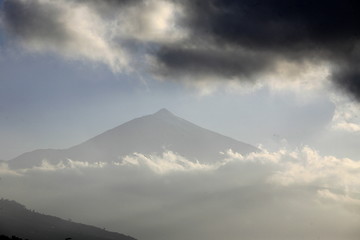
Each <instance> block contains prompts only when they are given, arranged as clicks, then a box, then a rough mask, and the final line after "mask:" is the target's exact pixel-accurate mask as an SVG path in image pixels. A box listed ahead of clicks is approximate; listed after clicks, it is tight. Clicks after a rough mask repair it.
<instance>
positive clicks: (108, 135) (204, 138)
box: [9, 109, 258, 168]
mask: <svg viewBox="0 0 360 240" xmlns="http://www.w3.org/2000/svg"><path fill="white" fill-rule="evenodd" d="M228 149H232V150H233V151H236V152H238V153H241V154H248V153H250V152H256V151H258V149H257V148H255V147H253V146H251V145H249V144H246V143H243V142H240V141H237V140H235V139H232V138H230V137H226V136H223V135H221V134H218V133H215V132H213V131H210V130H207V129H204V128H202V127H199V126H197V125H195V124H193V123H191V122H189V121H186V120H184V119H182V118H180V117H177V116H175V115H174V114H172V113H171V112H169V111H168V110H167V109H161V110H159V111H158V112H156V113H154V114H151V115H147V116H143V117H140V118H136V119H133V120H131V121H129V122H126V123H124V124H122V125H120V126H118V127H115V128H113V129H111V130H108V131H106V132H104V133H102V134H100V135H98V136H95V137H93V138H91V139H90V140H88V141H86V142H83V143H81V144H79V145H76V146H73V147H70V148H68V149H62V150H57V149H40V150H35V151H33V152H28V153H25V154H22V155H20V156H18V157H16V158H14V159H12V160H11V161H9V166H10V167H11V168H30V167H33V166H39V165H41V163H42V161H43V160H46V161H47V162H49V163H52V164H56V163H59V162H60V161H63V162H66V161H67V159H71V160H76V161H84V162H85V161H86V162H121V161H122V158H123V157H125V156H127V155H130V154H133V153H142V154H161V153H162V152H164V151H172V152H175V153H177V154H179V155H181V156H184V157H186V158H187V159H189V160H190V161H194V162H196V161H199V162H201V163H213V162H215V161H218V160H219V159H221V158H222V155H221V152H225V151H227V150H228Z"/></svg>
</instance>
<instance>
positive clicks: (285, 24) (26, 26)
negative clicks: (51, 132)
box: [2, 0, 360, 100]
mask: <svg viewBox="0 0 360 240" xmlns="http://www.w3.org/2000/svg"><path fill="white" fill-rule="evenodd" d="M359 8H360V6H359V4H357V3H356V2H354V1H340V0H336V1H330V2H329V1H316V3H314V2H310V1H300V0H299V1H291V2H290V1H282V0H271V1H265V0H261V1H256V2H254V1H249V0H242V1H232V0H231V1H220V0H208V1H197V0H196V1H177V0H159V1H155V0H136V1H125V0H123V1H110V0H109V1H82V0H65V1H62V3H61V4H60V3H58V2H56V1H51V0H34V1H29V0H11V1H10V0H7V1H5V2H4V4H3V11H2V26H3V28H4V29H5V30H6V31H7V32H8V33H9V34H10V35H9V36H11V37H13V38H16V39H18V40H19V41H20V42H21V43H22V44H23V46H25V47H26V48H27V49H29V50H31V51H36V52H47V51H50V52H54V53H56V54H60V55H62V56H65V57H67V58H70V59H80V60H90V61H92V62H100V63H103V64H106V65H108V66H109V67H110V68H111V69H112V70H114V71H117V72H120V71H135V69H136V70H137V71H143V70H144V69H148V70H150V71H151V72H152V73H153V74H155V75H156V76H157V77H159V78H162V79H166V80H182V81H185V82H187V83H190V84H194V85H198V84H199V83H198V82H199V81H200V82H209V81H223V80H230V81H234V80H235V81H240V82H244V81H246V82H250V83H254V82H259V81H264V82H266V83H269V84H270V85H283V84H284V82H290V83H291V82H292V78H295V79H296V78H297V79H299V77H298V76H301V75H302V74H303V73H304V71H309V68H308V67H307V66H308V65H309V64H310V65H312V66H317V65H321V66H326V71H327V72H328V73H329V74H328V78H330V79H331V80H332V82H333V83H334V85H335V86H337V87H339V88H340V89H342V90H344V91H345V92H347V93H349V94H350V95H351V96H353V97H355V98H356V99H357V100H359V98H360V94H359V73H358V70H357V69H358V68H359V66H358V65H359V64H358V61H359V60H358V59H359V32H358V31H359V30H358V25H359V22H360V17H359V16H358V14H357V13H358V11H359ZM283 63H287V64H290V65H291V64H292V65H294V66H296V67H295V68H293V71H292V75H291V77H289V79H284V78H282V79H281V80H280V81H279V82H274V81H270V82H269V81H268V78H269V76H272V77H271V78H272V79H274V76H275V78H277V76H278V77H280V78H281V74H280V75H279V72H280V73H281V72H284V71H285V72H286V71H288V70H289V69H288V68H287V67H286V64H285V65H284V64H283ZM287 66H289V65H287ZM279 67H280V68H281V69H279ZM140 69H142V70H140ZM290 78H291V79H290ZM323 78H324V76H323V75H321V74H319V75H315V76H312V77H311V80H309V79H307V81H305V82H306V84H307V85H315V86H316V85H318V84H319V82H320V83H321V82H322V80H323ZM223 82H226V81H223ZM295 84H298V82H297V81H295ZM320 85H321V84H320Z"/></svg>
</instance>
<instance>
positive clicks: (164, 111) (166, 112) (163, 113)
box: [153, 108, 174, 116]
mask: <svg viewBox="0 0 360 240" xmlns="http://www.w3.org/2000/svg"><path fill="white" fill-rule="evenodd" d="M153 115H156V116H174V114H172V113H171V112H170V111H169V110H167V109H166V108H162V109H160V110H159V111H157V112H156V113H154V114H153Z"/></svg>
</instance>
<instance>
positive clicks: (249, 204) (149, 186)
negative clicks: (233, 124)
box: [0, 147, 360, 240]
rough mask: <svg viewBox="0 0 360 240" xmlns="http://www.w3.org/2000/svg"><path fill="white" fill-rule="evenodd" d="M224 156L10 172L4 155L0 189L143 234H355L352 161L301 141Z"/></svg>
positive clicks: (137, 157) (38, 205) (167, 156)
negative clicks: (205, 161) (296, 146)
mask: <svg viewBox="0 0 360 240" xmlns="http://www.w3.org/2000/svg"><path fill="white" fill-rule="evenodd" d="M224 155H225V156H226V159H225V160H221V161H219V162H217V163H214V164H199V163H193V162H190V161H188V160H187V159H185V158H183V157H182V156H179V155H177V154H175V153H173V152H164V153H163V155H142V154H138V153H135V154H133V155H131V156H127V157H126V158H125V161H124V162H122V163H110V164H105V163H95V164H89V163H84V162H77V161H74V160H68V162H66V163H62V164H58V165H51V164H48V163H46V162H44V164H43V165H42V166H41V167H36V168H33V169H25V170H19V171H17V172H15V173H14V172H7V171H9V170H8V168H6V165H5V164H3V165H1V174H2V179H1V181H0V184H1V192H2V196H3V197H6V198H11V199H15V200H17V201H20V202H22V203H24V204H26V205H27V206H29V207H30V208H34V209H36V210H38V211H41V212H46V213H51V214H55V215H59V216H61V217H63V218H71V219H73V220H74V221H82V222H86V223H91V224H95V225H98V226H104V227H106V228H107V229H110V230H116V231H120V232H123V233H126V234H130V235H132V236H135V237H138V238H141V239H145V238H146V239H150V240H152V239H169V238H171V239H175V240H177V239H183V238H184V237H187V238H189V239H209V238H221V237H222V238H226V239H238V238H239V236H241V237H242V239H264V238H266V239H284V240H285V239H287V240H289V239H312V238H315V239H316V238H323V239H333V240H335V239H336V240H340V239H342V240H343V239H346V240H350V239H351V240H352V239H357V237H358V235H359V234H360V232H359V230H358V223H359V221H360V200H359V199H360V196H359V190H360V181H359V178H358V175H359V171H360V170H359V169H360V164H359V162H358V161H354V160H351V159H340V158H335V157H333V156H322V155H320V154H319V153H318V152H316V151H315V150H313V149H311V148H309V147H304V148H302V149H299V150H285V149H283V150H279V151H275V152H269V151H267V150H263V151H262V152H259V153H252V154H250V155H248V156H242V155H241V154H238V153H236V152H233V151H230V150H229V151H228V152H226V153H224ZM64 206H66V207H64Z"/></svg>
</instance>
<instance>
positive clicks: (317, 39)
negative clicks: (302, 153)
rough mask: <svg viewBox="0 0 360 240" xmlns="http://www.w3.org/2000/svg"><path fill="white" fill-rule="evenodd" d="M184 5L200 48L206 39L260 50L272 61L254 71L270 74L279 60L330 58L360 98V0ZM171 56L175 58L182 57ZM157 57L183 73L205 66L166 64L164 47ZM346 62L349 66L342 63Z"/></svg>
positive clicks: (339, 79)
mask: <svg viewBox="0 0 360 240" xmlns="http://www.w3.org/2000/svg"><path fill="white" fill-rule="evenodd" d="M177 2H180V1H177ZM181 2H183V1H181ZM183 6H184V7H185V9H186V10H185V12H186V18H185V19H183V24H184V25H186V26H188V28H189V31H190V33H191V34H190V38H191V39H194V41H193V44H194V45H196V46H197V47H198V48H199V49H200V50H199V51H200V52H201V46H202V44H203V43H206V44H212V45H213V46H214V47H217V48H218V49H220V50H221V49H223V48H226V47H227V46H232V47H233V48H237V47H238V48H241V49H247V50H248V51H252V52H253V53H254V54H255V55H256V54H258V59H259V60H260V61H261V54H262V53H264V52H265V53H268V54H269V57H270V58H269V61H267V63H268V64H269V65H265V67H264V68H260V69H258V68H254V69H253V71H254V72H258V73H259V72H264V73H266V72H267V70H268V67H269V66H270V67H271V65H272V64H273V62H274V61H276V60H277V59H278V58H283V59H285V60H290V61H299V62H301V61H303V60H304V59H311V60H314V59H315V62H316V61H322V60H326V61H330V62H331V63H332V64H334V65H335V66H337V67H340V68H341V71H340V72H341V74H337V73H336V72H335V73H334V74H333V76H332V77H331V78H332V80H333V81H334V83H336V85H338V86H341V87H342V88H343V89H345V90H346V91H347V92H348V93H350V94H351V95H353V96H355V98H357V99H359V96H360V92H359V90H358V88H359V81H358V75H357V74H354V72H356V69H357V68H358V66H359V64H358V61H354V60H353V59H354V58H358V56H359V54H358V52H357V51H356V48H357V45H358V43H359V29H358V26H359V24H360V17H359V15H358V14H357V13H358V11H359V9H360V4H358V3H357V2H354V1H340V0H339V1H337V0H335V1H316V2H313V1H301V0H299V1H282V0H271V1H268V0H260V1H250V0H242V1H236V0H230V1H223V0H209V1H196V0H195V1H185V4H184V5H183ZM180 46H181V45H180ZM179 48H181V47H179ZM181 57H183V56H181ZM181 57H179V58H181ZM173 58H175V56H173ZM173 58H171V59H170V61H171V62H176V61H181V60H175V59H173ZM159 60H160V61H163V62H164V65H165V66H168V68H169V69H168V70H167V71H174V72H181V71H183V72H184V74H186V73H187V70H188V69H187V68H186V66H187V65H192V64H193V65H195V66H196V65H202V64H201V63H199V61H201V60H202V59H198V58H194V59H193V60H192V61H191V60H190V59H187V61H188V62H187V64H186V65H185V67H184V68H183V65H180V64H177V65H175V64H168V63H167V62H166V61H167V60H169V59H167V58H164V57H163V56H162V55H161V51H160V55H159ZM237 60H238V58H237V56H233V61H234V62H236V61H237ZM219 61H221V58H219ZM241 61H242V59H241V58H240V62H241ZM250 61H251V60H250ZM343 62H347V63H348V64H347V65H346V66H343V65H342V63H343ZM205 64H206V61H204V66H205ZM349 66H350V67H349ZM212 67H213V65H211V64H209V67H208V69H207V70H209V71H212ZM167 71H165V72H167ZM200 71H204V68H200ZM239 72H241V67H240V68H239ZM226 73H227V72H226V70H225V71H224V72H222V71H220V72H219V73H218V74H219V75H221V74H223V75H224V76H225V77H226ZM245 73H246V72H245ZM247 74H248V73H247Z"/></svg>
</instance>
